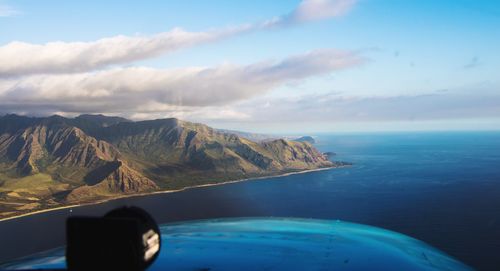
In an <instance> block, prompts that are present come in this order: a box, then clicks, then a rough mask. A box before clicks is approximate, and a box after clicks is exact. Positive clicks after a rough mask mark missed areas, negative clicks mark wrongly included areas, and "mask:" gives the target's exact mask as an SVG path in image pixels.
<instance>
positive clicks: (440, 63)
mask: <svg viewBox="0 0 500 271" xmlns="http://www.w3.org/2000/svg"><path fill="white" fill-rule="evenodd" d="M499 44H500V1H489V0H440V1H434V0H290V1H285V0H283V1H265V0H258V1H230V0H225V1H223V0H211V1H206V0H197V1H195V0H184V1H124V0H121V1H78V2H77V1H62V0H58V1H55V0H45V1H36V0H29V1H28V0H0V114H5V113H17V114H24V115H35V116H46V115H52V114H59V115H63V116H68V117H71V116H76V115H78V114H81V113H101V114H106V115H118V116H123V117H127V118H130V119H134V120H144V119H155V118H167V117H177V118H180V119H185V120H189V121H195V122H202V123H206V124H209V125H212V126H214V127H218V128H226V129H236V130H244V131H252V132H265V133H320V132H343V131H400V130H410V131H420V130H498V129H500V74H499V73H500V52H499V48H500V47H499Z"/></svg>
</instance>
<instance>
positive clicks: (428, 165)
mask: <svg viewBox="0 0 500 271" xmlns="http://www.w3.org/2000/svg"><path fill="white" fill-rule="evenodd" d="M316 140H317V143H316V147H317V148H319V149H320V150H321V151H324V152H327V151H332V152H335V153H336V154H337V155H336V156H334V157H332V159H333V160H340V161H346V162H351V163H353V165H352V166H350V167H345V168H337V169H330V170H325V171H316V172H310V173H305V174H296V175H290V176H285V177H277V178H267V179H260V180H255V181H246V182H239V183H232V184H225V185H220V186H210V187H202V188H194V189H189V190H186V191H182V192H177V193H166V194H155V195H150V196H141V197H132V198H126V199H118V200H114V201H109V202H106V203H103V204H98V205H93V206H84V207H78V208H73V209H63V210H56V211H52V212H46V213H40V214H36V215H32V216H26V217H20V218H16V219H12V220H7V221H2V222H0V243H1V244H2V246H1V248H0V261H5V260H7V259H11V258H13V257H19V256H21V255H27V254H30V253H33V252H36V251H40V250H44V249H48V248H52V247H56V246H60V245H62V244H63V243H64V221H65V219H66V218H67V217H68V216H70V215H81V214H92V215H101V214H104V213H105V212H106V211H108V210H110V209H112V208H114V207H117V206H121V205H124V204H128V205H137V206H140V207H142V208H145V209H146V210H147V211H149V212H150V213H151V214H152V215H153V216H154V217H155V219H156V220H157V221H158V222H159V223H166V222H173V221H181V220H191V219H204V218H216V217H253V216H265V217H268V216H273V217H301V218H320V219H335V220H342V221H349V222H356V223H362V224H368V225H372V226H377V227H382V228H386V229H389V230H393V231H397V232H400V233H403V234H407V235H409V236H411V237H414V238H417V239H420V240H422V241H424V242H426V243H428V244H430V245H432V246H434V247H436V248H438V249H441V250H442V251H444V252H445V253H447V254H449V255H451V256H453V257H455V258H457V259H459V260H461V261H463V262H465V263H466V264H468V265H470V266H472V267H474V268H476V269H478V270H498V268H500V132H434V133H423V132H418V133H372V134H361V133H360V134H336V135H328V134H322V135H319V136H317V138H316Z"/></svg>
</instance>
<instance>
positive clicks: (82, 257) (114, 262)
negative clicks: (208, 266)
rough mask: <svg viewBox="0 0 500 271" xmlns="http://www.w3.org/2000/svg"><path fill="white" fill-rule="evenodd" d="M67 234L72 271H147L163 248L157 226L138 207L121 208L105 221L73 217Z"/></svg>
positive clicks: (68, 254) (104, 219)
mask: <svg viewBox="0 0 500 271" xmlns="http://www.w3.org/2000/svg"><path fill="white" fill-rule="evenodd" d="M66 234H67V247H66V263H67V267H68V270H70V271H89V270H125V271H138V270H145V269H146V268H147V267H149V266H150V265H151V264H152V263H153V262H154V261H155V259H156V257H157V256H158V254H159V251H160V246H161V238H160V230H159V228H158V225H157V224H156V223H155V221H154V220H153V218H152V217H151V216H150V215H149V214H148V213H147V212H146V211H144V210H142V209H140V208H137V207H122V208H118V209H115V210H112V211H111V212H109V213H107V214H106V215H105V216H104V217H70V218H68V220H67V224H66Z"/></svg>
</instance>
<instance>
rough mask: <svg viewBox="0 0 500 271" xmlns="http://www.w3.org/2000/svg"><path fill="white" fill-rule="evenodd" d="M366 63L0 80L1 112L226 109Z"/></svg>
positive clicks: (312, 56)
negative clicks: (291, 84) (290, 84)
mask: <svg viewBox="0 0 500 271" xmlns="http://www.w3.org/2000/svg"><path fill="white" fill-rule="evenodd" d="M362 63H364V59H363V58H362V57H361V56H359V55H358V54H357V53H352V52H344V51H337V50H319V51H312V52H309V53H306V54H302V55H297V56H292V57H289V58H287V59H284V60H282V61H265V62H259V63H255V64H251V65H247V66H237V65H231V64H225V65H221V66H218V67H214V68H203V67H194V68H182V69H170V70H157V69H151V68H144V67H132V68H116V69H111V70H105V71H98V72H91V73H78V74H59V75H34V76H28V77H23V78H10V79H4V80H0V107H1V108H3V110H5V111H7V112H13V111H14V112H15V111H16V109H18V108H23V109H25V110H26V109H27V108H29V109H30V110H31V111H34V112H55V111H60V112H108V113H116V112H137V113H155V112H171V113H172V112H175V111H178V112H182V111H188V112H191V111H194V110H195V109H199V108H203V107H214V106H226V105H228V104H230V103H232V102H236V101H242V100H246V99H248V98H251V97H255V96H258V95H261V94H263V93H266V92H268V91H270V90H271V89H273V88H275V87H277V86H279V85H282V84H284V83H287V82H291V81H294V80H301V79H303V78H307V77H311V76H316V75H320V74H325V73H330V72H333V71H336V70H342V69H346V68H350V67H353V66H357V65H360V64H362ZM147 108H149V109H147ZM235 112H236V111H235V110H234V112H233V111H231V110H227V111H225V112H222V114H220V116H223V115H224V116H230V115H231V114H232V115H233V117H234V116H237V115H238V114H236V113H235ZM212 113H213V112H212ZM212 115H214V114H212ZM242 116H244V115H239V117H242Z"/></svg>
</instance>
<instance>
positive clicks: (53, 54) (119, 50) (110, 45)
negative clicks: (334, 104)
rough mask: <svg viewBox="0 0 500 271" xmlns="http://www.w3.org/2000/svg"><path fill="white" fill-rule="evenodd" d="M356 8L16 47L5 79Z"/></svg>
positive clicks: (139, 56) (339, 1)
mask: <svg viewBox="0 0 500 271" xmlns="http://www.w3.org/2000/svg"><path fill="white" fill-rule="evenodd" d="M354 3H355V0H303V1H302V2H301V3H300V5H299V6H298V7H297V8H296V9H295V10H294V11H293V12H292V13H291V14H289V15H287V16H282V17H276V18H274V19H271V20H268V21H266V22H263V23H256V24H244V25H240V26H238V27H233V28H227V29H219V30H213V31H207V32H188V31H185V30H182V29H180V28H176V29H173V30H171V31H168V32H163V33H158V34H156V35H152V36H132V37H130V36H115V37H108V38H103V39H99V40H96V41H90V42H62V41H54V42H48V43H45V44H32V43H26V42H21V41H12V42H10V43H8V44H5V45H3V46H0V78H1V77H16V76H24V75H32V74H62V73H78V72H88V71H93V70H98V69H102V68H106V67H109V66H111V65H119V64H126V63H131V62H134V61H138V60H143V59H148V58H152V57H155V56H158V55H160V54H166V53H170V52H173V51H176V50H180V49H183V48H187V47H191V46H194V45H198V44H203V43H208V42H214V41H218V40H221V39H224V38H229V37H232V36H235V35H240V34H243V33H247V32H250V31H258V30H265V29H269V28H273V27H284V26H287V25H289V24H290V23H302V22H307V21H312V20H319V19H326V18H330V17H336V16H341V15H343V14H345V13H346V12H348V11H349V10H350V9H351V7H352V6H353V5H354ZM14 12H15V10H13V9H11V8H9V7H7V6H0V16H1V15H4V16H9V15H12V14H14Z"/></svg>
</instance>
